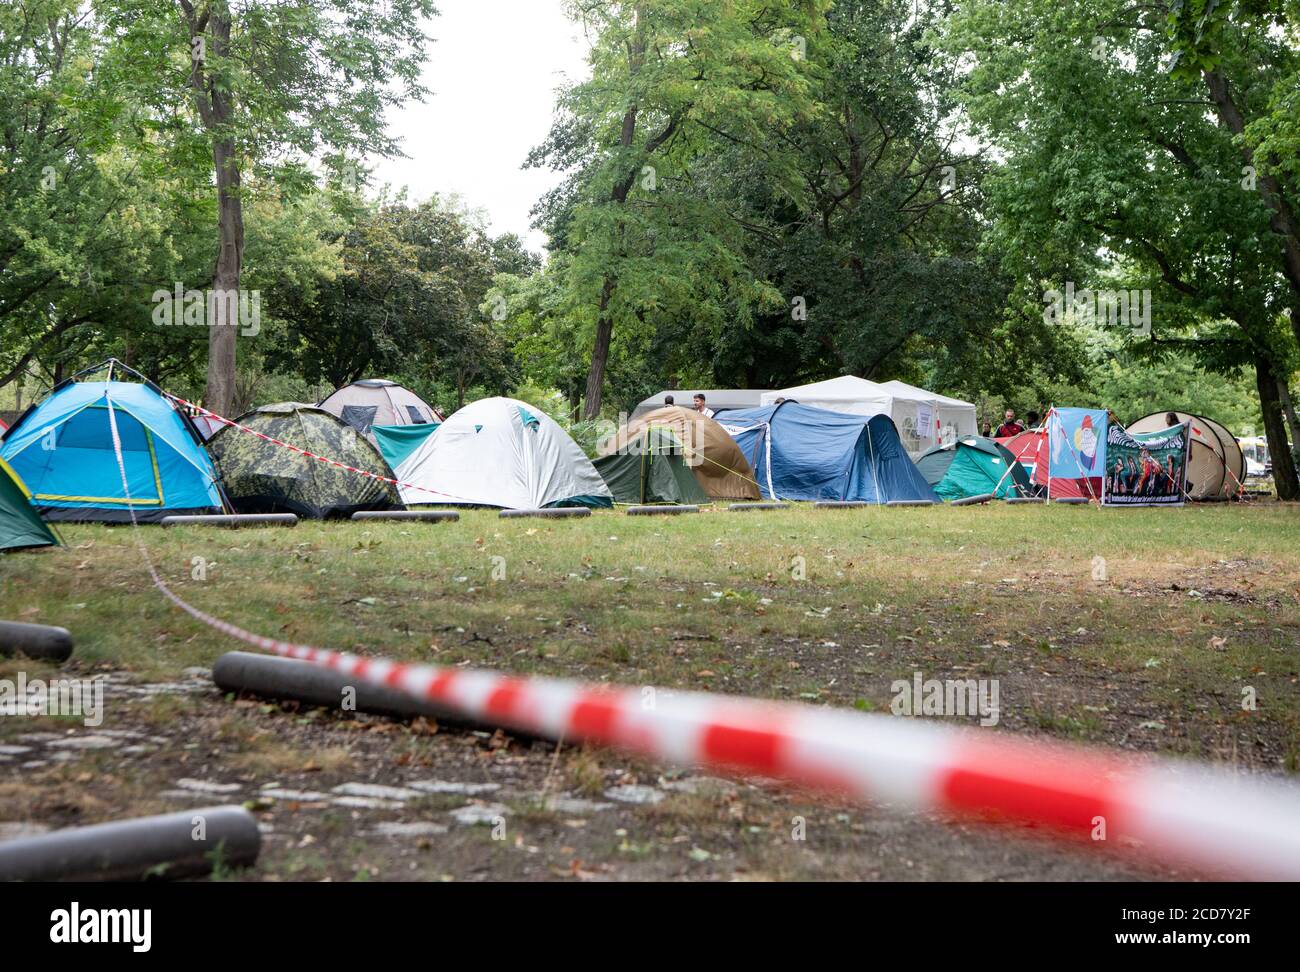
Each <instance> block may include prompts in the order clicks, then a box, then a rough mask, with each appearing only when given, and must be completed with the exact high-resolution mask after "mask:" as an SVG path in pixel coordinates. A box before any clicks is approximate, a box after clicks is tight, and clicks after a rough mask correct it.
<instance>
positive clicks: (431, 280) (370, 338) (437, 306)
mask: <svg viewBox="0 0 1300 972" xmlns="http://www.w3.org/2000/svg"><path fill="white" fill-rule="evenodd" d="M330 240H331V243H332V245H334V246H335V247H337V251H338V254H339V258H340V261H341V267H340V269H339V271H338V272H337V273H336V274H335V275H333V276H332V277H330V278H328V279H325V278H322V277H317V278H313V279H312V280H311V281H309V283H310V284H311V286H303V285H301V284H290V285H286V286H284V287H281V288H279V289H277V290H275V291H273V293H274V297H275V300H274V303H275V304H276V306H277V307H278V308H280V312H281V313H282V314H283V317H284V321H283V327H282V329H281V330H280V332H279V336H278V338H277V342H276V345H275V348H274V350H273V351H272V352H271V353H270V355H269V358H268V363H269V364H270V365H271V366H272V368H273V369H275V370H282V371H292V372H296V373H298V374H301V375H302V376H303V377H304V378H305V379H307V380H308V381H312V382H316V381H323V382H325V383H327V384H329V385H330V386H332V387H334V388H338V387H341V386H343V385H346V384H348V383H349V382H352V381H355V380H357V379H358V378H363V377H367V376H373V375H376V374H382V375H386V376H390V377H394V378H398V379H401V380H403V381H404V382H406V383H407V384H408V385H410V386H411V387H412V388H413V389H415V390H416V391H421V392H424V393H426V394H427V395H429V397H431V398H433V399H437V402H436V403H437V404H442V405H444V406H447V405H451V406H453V407H459V406H460V405H461V404H463V403H464V401H465V397H466V394H467V393H468V392H469V390H470V389H472V388H476V387H485V388H491V389H495V390H496V391H498V392H500V391H504V390H505V389H506V388H508V387H509V386H510V385H511V384H512V383H513V381H514V378H515V364H514V359H513V356H512V354H511V352H510V348H509V346H508V343H507V339H506V334H505V330H504V325H503V324H500V323H499V322H498V321H499V319H500V318H502V317H503V316H504V314H498V315H496V317H497V319H494V315H493V310H494V308H495V306H496V305H495V303H493V302H491V301H488V299H487V298H488V290H489V288H490V287H492V285H493V282H494V280H502V281H506V280H509V281H515V280H521V279H523V278H521V277H519V276H518V274H530V273H532V272H534V271H535V270H536V269H537V266H538V261H537V258H536V257H535V256H534V255H532V254H530V253H528V252H527V251H526V250H525V249H524V248H523V246H522V244H521V243H520V241H519V239H518V238H517V237H515V236H513V235H510V234H506V235H504V236H500V237H495V238H494V237H491V236H490V235H489V234H488V233H487V232H486V230H485V229H484V227H483V226H482V225H481V223H480V222H479V221H478V220H477V219H476V218H475V217H474V216H473V215H472V214H467V213H465V212H463V211H462V210H460V209H458V208H456V207H455V206H452V205H449V204H447V203H446V202H444V201H443V200H441V199H438V198H434V199H432V200H430V201H428V202H426V203H422V204H420V205H418V206H408V205H406V204H405V203H402V202H381V203H379V204H376V205H374V206H373V207H365V206H362V207H360V208H359V209H357V210H356V211H355V212H352V213H351V214H350V215H349V221H348V222H346V223H345V224H344V225H342V226H341V227H340V228H339V229H338V230H337V231H336V232H335V233H334V234H333V235H332V236H331V237H330ZM448 399H450V401H448Z"/></svg>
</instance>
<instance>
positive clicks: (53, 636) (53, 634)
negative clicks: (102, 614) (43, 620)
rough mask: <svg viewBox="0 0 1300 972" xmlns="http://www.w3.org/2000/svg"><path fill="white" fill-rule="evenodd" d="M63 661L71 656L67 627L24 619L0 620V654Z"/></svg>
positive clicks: (70, 641) (70, 637) (69, 636)
mask: <svg viewBox="0 0 1300 972" xmlns="http://www.w3.org/2000/svg"><path fill="white" fill-rule="evenodd" d="M20 652H21V653H22V654H24V655H26V656H27V657H28V658H39V659H41V660H42V661H56V662H65V661H67V660H68V659H69V658H71V657H72V634H71V632H69V631H68V629H67V628H56V627H54V626H52V625H48V624H28V623H26V622H25V621H0V655H16V654H18V653H20Z"/></svg>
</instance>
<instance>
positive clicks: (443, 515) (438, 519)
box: [352, 510, 460, 523]
mask: <svg viewBox="0 0 1300 972" xmlns="http://www.w3.org/2000/svg"><path fill="white" fill-rule="evenodd" d="M352 519H353V520H359V521H365V520H418V521H422V522H426V523H442V522H450V523H455V522H456V521H457V520H459V519H460V514H459V513H457V512H455V511H454V510H362V511H359V512H357V513H353V514H352Z"/></svg>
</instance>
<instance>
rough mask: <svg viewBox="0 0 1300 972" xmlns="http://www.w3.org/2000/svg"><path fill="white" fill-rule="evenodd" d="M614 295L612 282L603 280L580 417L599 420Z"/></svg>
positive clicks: (610, 335) (612, 323)
mask: <svg viewBox="0 0 1300 972" xmlns="http://www.w3.org/2000/svg"><path fill="white" fill-rule="evenodd" d="M613 295H614V280H613V278H611V277H606V278H605V286H604V287H603V288H602V290H601V294H600V316H599V317H598V318H597V320H596V343H595V345H594V346H593V347H592V349H591V370H590V371H588V372H587V400H586V404H585V406H584V408H583V412H582V417H583V418H585V419H596V418H600V404H601V398H602V397H603V395H604V391H605V365H606V363H607V362H608V361H609V342H610V338H611V337H613V334H614V322H613V321H612V320H610V317H609V301H610V298H611V297H613Z"/></svg>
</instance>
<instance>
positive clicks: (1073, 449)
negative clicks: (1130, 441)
mask: <svg viewBox="0 0 1300 972" xmlns="http://www.w3.org/2000/svg"><path fill="white" fill-rule="evenodd" d="M1106 425H1107V412H1106V410H1105V409H1104V408H1053V409H1052V410H1051V411H1050V412H1048V414H1047V446H1048V476H1047V495H1048V496H1049V497H1051V498H1052V499H1061V498H1065V497H1072V496H1081V497H1084V498H1085V499H1095V500H1100V499H1101V493H1102V485H1103V476H1104V470H1105V469H1106Z"/></svg>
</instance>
